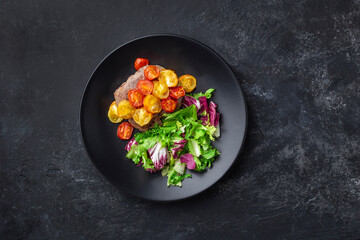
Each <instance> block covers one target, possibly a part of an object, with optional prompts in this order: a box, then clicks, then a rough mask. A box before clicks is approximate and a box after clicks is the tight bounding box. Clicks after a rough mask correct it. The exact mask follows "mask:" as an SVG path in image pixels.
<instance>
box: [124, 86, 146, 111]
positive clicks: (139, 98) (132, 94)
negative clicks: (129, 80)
mask: <svg viewBox="0 0 360 240" xmlns="http://www.w3.org/2000/svg"><path fill="white" fill-rule="evenodd" d="M128 98H129V102H130V104H131V105H132V106H133V107H141V106H142V105H143V100H144V95H142V93H141V92H140V91H139V90H137V89H132V90H130V91H129V92H128Z"/></svg>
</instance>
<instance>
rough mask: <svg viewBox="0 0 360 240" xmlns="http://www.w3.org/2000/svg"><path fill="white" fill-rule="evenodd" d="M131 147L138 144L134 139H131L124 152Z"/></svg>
mask: <svg viewBox="0 0 360 240" xmlns="http://www.w3.org/2000/svg"><path fill="white" fill-rule="evenodd" d="M132 145H138V143H137V142H136V140H135V138H132V139H131V140H130V141H129V142H128V143H127V144H126V146H125V150H126V151H130V149H131V147H132Z"/></svg>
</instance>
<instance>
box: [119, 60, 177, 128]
mask: <svg viewBox="0 0 360 240" xmlns="http://www.w3.org/2000/svg"><path fill="white" fill-rule="evenodd" d="M147 66H148V65H147ZM147 66H144V67H142V68H140V69H139V70H138V71H137V72H136V73H134V74H133V75H131V76H130V77H128V79H127V80H126V82H124V83H123V84H121V86H120V87H119V88H118V89H116V90H115V92H114V98H115V101H116V104H119V102H120V101H122V100H129V99H128V92H129V91H130V90H131V89H134V88H136V87H137V83H138V82H139V81H140V80H142V79H145V76H144V70H145V68H146V67H147ZM155 66H156V67H158V68H159V69H160V71H161V70H162V69H164V68H163V67H162V66H160V65H155ZM181 103H182V98H179V100H178V105H177V109H179V108H180V107H181ZM164 113H166V112H165V111H164V110H162V111H161V112H160V113H156V114H154V115H153V118H152V119H151V121H150V122H149V124H147V125H145V126H139V125H138V124H137V123H136V122H135V121H134V119H129V123H130V124H131V125H133V126H134V128H136V129H138V130H139V131H141V132H144V131H147V130H148V129H149V128H152V127H153V126H154V125H155V124H156V123H158V125H160V126H161V125H162V122H161V117H162V115H163V114H164Z"/></svg>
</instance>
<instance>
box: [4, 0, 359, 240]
mask: <svg viewBox="0 0 360 240" xmlns="http://www.w3.org/2000/svg"><path fill="white" fill-rule="evenodd" d="M152 33H176V34H182V35H185V36H189V37H192V38H195V39H197V40H199V41H201V42H203V43H205V44H207V45H209V46H210V47H211V48H213V49H214V50H215V51H217V52H218V53H219V54H220V55H221V56H223V57H224V58H225V60H226V61H227V62H228V63H229V64H230V66H231V67H232V68H233V70H234V71H235V73H236V75H237V76H238V79H239V81H240V83H241V85H242V87H243V89H244V93H245V96H246V99H247V104H248V112H249V128H248V134H247V138H246V142H245V145H244V149H243V152H242V154H241V155H240V157H239V159H238V160H237V162H236V164H235V165H234V167H233V169H232V171H230V173H229V174H227V175H226V176H225V177H224V178H223V179H222V180H221V181H220V182H219V183H217V184H216V185H215V186H213V187H212V188H211V189H209V190H208V191H206V192H205V193H203V194H201V195H199V196H197V197H196V198H193V199H190V200H186V201H182V202H176V203H169V204H159V203H153V202H147V201H145V200H140V199H137V198H133V197H130V196H127V195H126V194H123V193H121V192H119V191H117V190H116V189H115V188H114V187H113V186H112V185H110V184H109V183H107V182H106V181H105V179H104V178H103V177H102V176H101V175H100V174H99V173H98V172H97V171H96V170H95V167H94V166H93V165H92V164H91V162H90V161H89V159H88V156H87V155H86V152H85V149H84V147H83V145H82V142H81V136H80V132H79V119H78V115H79V114H78V113H79V104H80V100H81V94H82V91H83V88H84V87H85V84H86V82H87V79H88V77H89V76H90V74H91V73H92V71H93V69H94V68H95V67H96V66H97V64H98V63H99V62H100V60H101V59H102V58H104V57H105V56H106V55H107V54H108V53H109V52H110V51H111V50H113V49H114V48H116V47H117V46H119V45H120V44H122V43H124V42H126V41H128V40H131V39H133V38H136V37H140V36H143V35H148V34H152ZM359 74H360V2H359V0H341V1H340V0H339V1H337V0H319V1H317V0H300V1H295V0H292V1H277V0H272V1H268V0H264V1H251V0H247V1H218V2H217V3H215V2H213V1H203V2H201V1H196V2H194V1H177V2H175V1H171V2H169V1H141V2H140V1H94V0H87V1H83V0H80V1H71V2H66V3H65V2H64V1H57V0H56V1H45V0H42V1H41V0H40V1H19V0H11V1H9V0H4V1H1V3H0V111H1V114H0V158H1V159H0V189H1V195H0V203H1V212H0V238H1V239H356V238H358V237H360V130H359V129H360V127H359V126H360V77H359ZM229 104H231V103H229ZM234 108H236V106H234Z"/></svg>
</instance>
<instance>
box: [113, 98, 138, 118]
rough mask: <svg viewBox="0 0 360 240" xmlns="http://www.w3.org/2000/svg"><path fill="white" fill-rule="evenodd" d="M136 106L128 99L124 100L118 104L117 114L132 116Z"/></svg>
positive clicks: (124, 116)
mask: <svg viewBox="0 0 360 240" xmlns="http://www.w3.org/2000/svg"><path fill="white" fill-rule="evenodd" d="M134 111H135V108H134V107H133V106H132V105H131V104H130V102H129V101H127V100H122V101H120V102H119V104H118V106H117V114H118V116H119V117H121V118H124V119H130V118H132V116H133V114H134Z"/></svg>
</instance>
